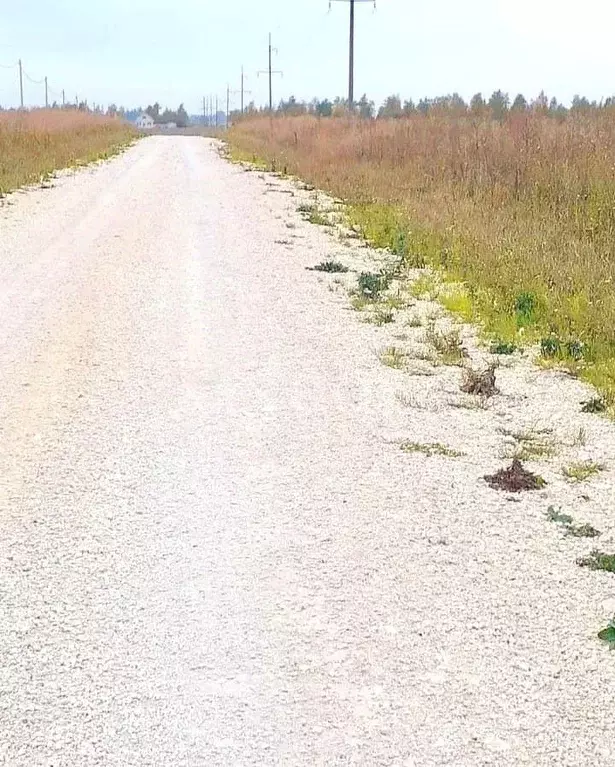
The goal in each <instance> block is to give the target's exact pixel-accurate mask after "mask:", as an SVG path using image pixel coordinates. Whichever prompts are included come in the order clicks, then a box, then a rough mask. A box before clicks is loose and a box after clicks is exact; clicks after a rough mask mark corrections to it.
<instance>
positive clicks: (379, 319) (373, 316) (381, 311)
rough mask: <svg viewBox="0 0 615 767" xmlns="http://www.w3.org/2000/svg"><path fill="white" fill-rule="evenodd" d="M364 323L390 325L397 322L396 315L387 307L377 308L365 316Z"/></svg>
mask: <svg viewBox="0 0 615 767" xmlns="http://www.w3.org/2000/svg"><path fill="white" fill-rule="evenodd" d="M364 321H365V322H367V323H369V324H370V325H378V326H382V325H390V324H391V323H392V322H395V314H394V312H393V310H392V309H389V308H388V307H386V306H376V307H375V308H374V310H373V311H372V312H369V313H368V314H366V315H365V319H364Z"/></svg>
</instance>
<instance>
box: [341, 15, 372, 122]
mask: <svg viewBox="0 0 615 767" xmlns="http://www.w3.org/2000/svg"><path fill="white" fill-rule="evenodd" d="M338 2H344V3H350V34H349V44H348V109H350V110H351V111H352V109H353V107H354V15H355V14H354V12H355V3H373V4H374V8H375V7H376V0H329V8H331V3H338Z"/></svg>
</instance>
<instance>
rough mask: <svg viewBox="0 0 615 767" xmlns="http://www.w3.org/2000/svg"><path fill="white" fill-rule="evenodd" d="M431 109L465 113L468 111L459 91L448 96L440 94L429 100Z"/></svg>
mask: <svg viewBox="0 0 615 767" xmlns="http://www.w3.org/2000/svg"><path fill="white" fill-rule="evenodd" d="M429 108H430V109H432V108H433V109H438V110H439V111H441V112H450V113H453V114H464V113H465V112H467V109H468V107H467V104H466V102H465V101H464V100H463V99H462V98H461V96H460V95H459V94H458V93H453V94H452V95H451V94H449V95H447V96H438V97H437V98H435V99H431V100H430V101H429Z"/></svg>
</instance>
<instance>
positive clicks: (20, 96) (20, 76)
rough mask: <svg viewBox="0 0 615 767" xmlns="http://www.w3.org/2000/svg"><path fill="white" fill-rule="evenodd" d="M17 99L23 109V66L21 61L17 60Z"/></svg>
mask: <svg viewBox="0 0 615 767" xmlns="http://www.w3.org/2000/svg"><path fill="white" fill-rule="evenodd" d="M19 99H20V102H21V108H22V109H23V66H22V65H21V59H19Z"/></svg>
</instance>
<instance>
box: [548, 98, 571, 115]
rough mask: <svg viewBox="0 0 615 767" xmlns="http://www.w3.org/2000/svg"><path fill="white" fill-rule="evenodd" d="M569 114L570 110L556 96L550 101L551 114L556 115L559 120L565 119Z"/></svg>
mask: <svg viewBox="0 0 615 767" xmlns="http://www.w3.org/2000/svg"><path fill="white" fill-rule="evenodd" d="M567 114H568V110H567V109H566V107H565V106H564V105H563V104H560V103H559V102H558V100H557V99H556V98H552V99H551V101H550V102H549V115H550V116H551V117H556V118H557V119H558V120H563V119H564V118H565V117H566V115H567Z"/></svg>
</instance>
